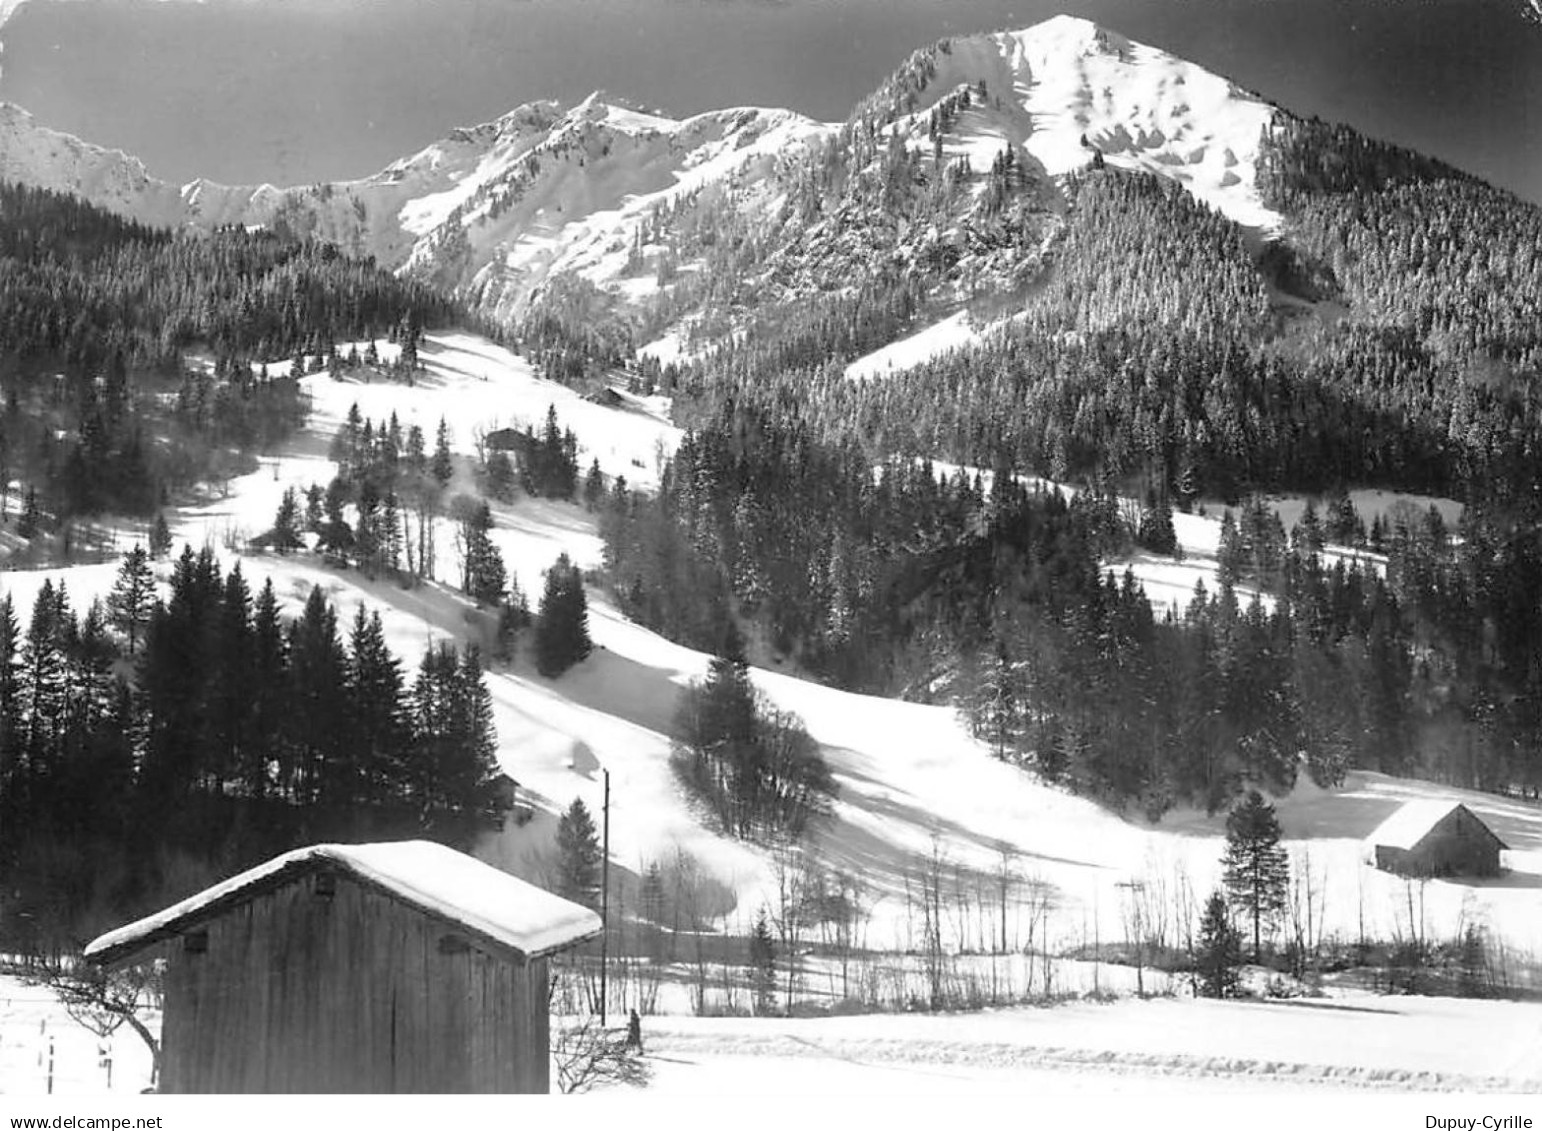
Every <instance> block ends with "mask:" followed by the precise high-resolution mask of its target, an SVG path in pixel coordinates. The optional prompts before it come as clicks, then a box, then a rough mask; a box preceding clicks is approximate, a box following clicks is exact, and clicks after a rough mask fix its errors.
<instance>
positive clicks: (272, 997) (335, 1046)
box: [85, 841, 600, 1093]
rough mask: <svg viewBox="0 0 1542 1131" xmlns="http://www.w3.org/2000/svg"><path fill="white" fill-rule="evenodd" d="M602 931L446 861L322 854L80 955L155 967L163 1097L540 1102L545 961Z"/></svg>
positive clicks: (472, 866)
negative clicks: (153, 962) (441, 1095)
mask: <svg viewBox="0 0 1542 1131" xmlns="http://www.w3.org/2000/svg"><path fill="white" fill-rule="evenodd" d="M599 931H600V918H599V916H598V915H596V914H595V913H594V912H592V911H590V910H588V909H587V908H583V907H580V906H578V905H577V904H575V903H570V902H569V901H567V900H565V899H562V898H560V897H558V896H555V895H552V894H551V893H550V892H546V891H542V890H541V889H540V888H537V887H533V886H531V885H530V884H527V883H525V882H524V881H523V880H519V879H516V878H515V877H513V876H510V875H508V874H507V873H505V872H500V871H498V870H497V869H496V868H493V867H491V866H489V865H487V864H484V863H482V862H481V861H479V860H475V859H473V858H472V857H470V856H467V855H465V854H464V853H460V852H456V851H454V850H453V849H449V848H445V847H444V846H443V845H438V844H431V843H429V842H426V841H405V842H400V843H390V844H357V845H344V844H321V845H315V846H312V847H310V848H301V849H296V850H295V851H293V852H288V853H285V854H284V855H282V856H279V857H276V858H275V859H273V860H270V861H268V862H267V863H266V864H261V865H259V866H257V867H255V868H252V869H251V870H249V871H246V872H243V873H241V874H240V875H238V876H234V877H232V878H231V879H228V880H226V881H224V882H223V883H220V884H216V885H215V886H214V887H212V888H209V889H208V890H207V891H204V892H201V893H200V894H198V895H195V896H192V897H191V898H189V899H185V900H183V901H182V902H181V903H178V904H176V905H174V906H172V907H168V908H167V909H166V910H164V911H161V912H159V913H158V914H155V915H151V916H149V917H147V918H144V919H141V920H139V921H138V922H137V923H131V924H129V925H128V926H126V927H121V928H119V929H118V930H116V931H112V932H111V933H109V934H106V935H103V936H102V937H101V938H99V939H97V940H96V941H95V942H93V943H91V945H90V946H88V947H87V948H86V951H85V954H86V957H87V958H88V959H90V960H91V961H93V962H97V963H101V964H104V965H116V964H119V963H123V962H126V961H129V960H132V959H141V960H142V959H145V958H149V957H152V953H147V952H151V951H152V948H154V951H153V955H154V956H159V957H164V958H165V959H166V961H167V968H166V1001H165V1021H164V1024H163V1027H162V1033H161V1045H162V1052H161V1081H160V1086H161V1090H162V1091H163V1092H280V1093H293V1092H455V1093H461V1092H546V1091H549V1090H550V1088H549V1071H550V1069H549V1061H550V1041H549V1018H548V1014H547V998H548V982H549V975H548V969H547V967H548V957H549V956H550V955H551V954H553V953H555V952H557V951H559V950H562V949H565V948H567V947H570V946H573V945H575V944H576V943H579V942H581V941H582V940H584V939H587V938H590V937H591V936H593V935H596V934H598V933H599Z"/></svg>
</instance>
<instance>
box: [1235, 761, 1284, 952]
mask: <svg viewBox="0 0 1542 1131" xmlns="http://www.w3.org/2000/svg"><path fill="white" fill-rule="evenodd" d="M1221 863H1222V868H1223V874H1224V879H1225V885H1226V893H1227V895H1228V896H1229V897H1230V898H1231V901H1232V903H1233V905H1234V906H1236V907H1238V908H1241V909H1242V910H1243V912H1245V913H1246V914H1247V915H1248V916H1249V917H1250V918H1251V920H1252V923H1253V961H1254V962H1257V961H1259V955H1260V953H1261V950H1260V948H1261V946H1262V939H1263V935H1262V931H1263V925H1264V924H1265V923H1267V922H1269V921H1271V920H1272V919H1273V918H1274V917H1275V916H1276V915H1278V914H1279V913H1280V911H1282V910H1283V909H1284V907H1285V896H1286V890H1287V887H1288V885H1289V882H1290V861H1289V858H1288V857H1287V856H1286V854H1285V849H1284V847H1282V846H1281V844H1280V822H1279V820H1278V819H1277V818H1276V817H1275V815H1274V806H1273V805H1271V804H1269V803H1268V802H1267V801H1265V800H1264V796H1263V794H1261V793H1259V792H1258V790H1256V789H1254V790H1250V791H1249V792H1248V795H1247V796H1246V797H1245V798H1244V799H1243V800H1242V801H1241V802H1239V803H1238V804H1237V805H1236V806H1235V807H1234V808H1233V809H1232V811H1231V813H1230V814H1228V815H1227V818H1226V852H1225V854H1224V855H1223V856H1222V858H1221Z"/></svg>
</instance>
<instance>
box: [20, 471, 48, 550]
mask: <svg viewBox="0 0 1542 1131" xmlns="http://www.w3.org/2000/svg"><path fill="white" fill-rule="evenodd" d="M42 526H43V512H42V510H41V509H40V508H39V507H38V502H37V488H36V487H34V486H32V485H31V484H28V485H27V501H26V502H25V503H24V504H23V505H22V509H21V518H20V519H18V520H17V522H16V536H17V537H18V538H25V539H28V540H31V539H33V538H36V537H37V536H38V534H39V533H40V532H41V530H42Z"/></svg>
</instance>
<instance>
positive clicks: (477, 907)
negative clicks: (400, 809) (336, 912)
mask: <svg viewBox="0 0 1542 1131" xmlns="http://www.w3.org/2000/svg"><path fill="white" fill-rule="evenodd" d="M328 867H330V868H333V869H336V870H340V871H342V872H346V873H348V874H350V875H352V876H354V877H356V878H357V879H359V880H360V881H362V882H364V883H365V884H368V885H370V886H373V887H375V888H379V889H381V890H384V891H385V892H386V893H387V894H389V895H391V896H393V897H394V898H396V899H399V900H401V901H402V902H403V903H406V904H408V905H410V906H412V907H414V908H416V909H417V910H419V911H421V912H423V913H424V914H427V915H431V916H434V917H435V918H438V919H443V920H445V921H447V922H448V923H450V924H452V925H454V926H458V927H463V928H465V929H466V930H467V931H470V932H472V933H474V934H476V935H479V936H481V937H482V938H484V939H486V940H488V941H490V942H492V943H494V944H496V945H498V946H499V947H502V948H506V949H508V950H512V951H515V952H516V953H518V954H519V955H521V956H523V957H525V958H539V957H540V956H541V955H544V954H550V953H551V952H552V951H556V950H561V949H562V948H564V947H567V946H571V945H573V944H574V943H577V942H581V941H582V940H584V939H586V938H589V937H590V936H592V935H596V934H598V933H599V931H600V927H601V924H600V917H599V916H598V915H596V914H595V913H594V912H593V911H590V910H589V909H588V908H586V907H580V906H579V905H578V904H576V903H572V902H570V901H569V900H566V899H563V898H562V897H561V896H557V895H553V894H552V893H551V892H549V891H543V890H542V889H541V888H538V887H535V886H534V885H532V884H527V883H526V882H525V881H524V880H521V879H517V878H516V877H514V876H511V875H509V874H508V873H507V872H501V871H499V870H498V869H497V868H494V867H492V866H490V865H488V864H484V863H482V861H480V860H477V859H475V858H473V857H471V856H467V855H466V854H465V853H463V852H456V851H455V850H454V849H452V848H446V847H445V846H444V845H442V844H434V843H432V842H430V841H425V840H408V841H396V842H391V843H384V844H316V845H312V846H310V847H308V848H297V849H295V850H294V851H292V852H286V853H284V854H283V855H282V856H276V857H274V858H273V859H272V860H269V861H268V862H267V863H266V864H259V865H258V866H257V867H255V868H251V869H249V870H247V871H245V872H242V873H241V874H240V875H238V876H232V877H231V878H230V879H228V880H225V881H223V882H221V883H218V884H215V885H214V886H213V887H211V888H209V889H207V890H206V891H202V892H199V893H198V894H197V895H194V896H189V897H188V898H187V899H184V900H183V901H182V902H181V903H177V904H173V905H172V906H171V907H168V908H166V909H165V910H164V911H159V912H157V913H156V914H154V915H149V916H146V917H145V918H143V919H140V920H139V921H138V922H135V923H130V924H128V925H127V926H124V927H119V928H118V929H117V930H116V931H110V932H108V933H107V934H105V935H103V936H102V937H101V938H98V939H96V940H94V941H93V942H92V943H91V944H90V945H89V946H87V947H86V950H85V956H86V957H87V958H89V959H92V960H93V961H96V962H116V961H118V960H120V959H122V958H125V957H127V956H128V955H130V954H132V953H134V952H135V951H138V950H141V949H143V948H144V947H146V946H149V945H150V944H152V943H154V942H157V941H159V940H161V939H163V938H167V937H169V936H171V935H175V934H178V933H180V932H182V931H184V930H186V929H187V928H188V927H190V926H192V925H193V924H194V923H196V922H199V921H203V920H207V919H211V918H213V917H214V916H216V915H218V914H219V913H220V912H222V911H224V910H225V909H227V908H229V907H232V906H234V905H236V904H239V903H243V902H245V901H246V900H248V899H251V898H253V897H254V896H256V895H258V894H260V893H261V892H263V891H267V890H271V889H272V888H274V887H277V886H279V885H280V884H283V883H286V882H288V881H290V880H293V879H296V878H298V877H299V876H300V875H302V874H304V873H307V872H313V871H319V870H322V869H324V868H328Z"/></svg>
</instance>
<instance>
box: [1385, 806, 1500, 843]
mask: <svg viewBox="0 0 1542 1131" xmlns="http://www.w3.org/2000/svg"><path fill="white" fill-rule="evenodd" d="M1466 808H1467V807H1466V806H1465V805H1463V804H1462V803H1461V802H1460V801H1450V800H1442V799H1440V798H1421V799H1419V800H1418V801H1408V802H1405V803H1404V804H1403V805H1402V806H1401V807H1399V808H1398V809H1397V810H1396V811H1395V812H1393V814H1392V815H1391V816H1390V817H1388V818H1387V819H1386V820H1385V821H1383V822H1382V823H1381V824H1379V825H1377V826H1376V830H1375V831H1374V832H1373V833H1371V835H1370V836H1368V837H1366V838H1365V842H1366V844H1368V845H1372V846H1376V845H1379V846H1381V847H1383V848H1401V849H1403V850H1404V851H1407V850H1409V849H1412V848H1413V847H1414V846H1415V845H1417V844H1418V843H1419V842H1420V841H1421V840H1423V839H1424V838H1425V837H1426V836H1428V835H1429V832H1430V830H1431V829H1433V828H1434V827H1435V826H1436V825H1438V824H1440V822H1441V821H1444V820H1445V819H1446V818H1447V817H1448V816H1450V815H1451V814H1452V813H1453V812H1455V811H1456V810H1458V809H1466ZM1468 813H1469V814H1471V813H1472V811H1471V810H1468ZM1473 820H1475V821H1478V823H1479V824H1482V823H1483V822H1482V821H1481V820H1479V819H1478V817H1477V816H1476V815H1473ZM1487 827H1488V826H1487V825H1484V828H1487ZM1490 833H1491V834H1492V830H1490ZM1494 839H1495V840H1499V838H1498V837H1497V836H1495V837H1494ZM1499 847H1501V848H1507V847H1509V846H1508V845H1506V844H1505V843H1504V842H1503V841H1500V844H1499Z"/></svg>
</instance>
